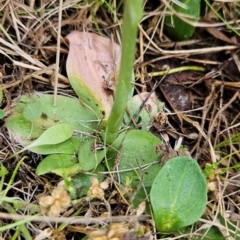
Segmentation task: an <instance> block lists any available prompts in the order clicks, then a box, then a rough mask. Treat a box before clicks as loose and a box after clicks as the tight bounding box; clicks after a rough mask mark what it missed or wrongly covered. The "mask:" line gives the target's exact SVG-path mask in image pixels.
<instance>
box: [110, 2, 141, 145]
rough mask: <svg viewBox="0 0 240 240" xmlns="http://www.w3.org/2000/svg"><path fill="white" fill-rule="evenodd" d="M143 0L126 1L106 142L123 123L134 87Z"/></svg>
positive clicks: (113, 138) (112, 137)
mask: <svg viewBox="0 0 240 240" xmlns="http://www.w3.org/2000/svg"><path fill="white" fill-rule="evenodd" d="M142 3H143V0H131V1H129V0H125V1H124V18H123V19H124V22H123V28H122V55H121V65H120V73H119V79H118V83H117V86H116V92H115V99H114V103H113V107H112V109H111V112H110V116H109V118H108V120H107V128H106V142H107V143H108V144H111V143H112V142H113V141H114V140H115V138H116V136H117V132H118V131H119V128H120V126H121V125H122V120H123V116H124V112H125V108H126V106H127V100H128V96H129V93H130V91H131V89H132V87H131V80H132V71H133V61H134V53H135V46H136V37H137V31H138V23H139V21H140V19H141V17H142Z"/></svg>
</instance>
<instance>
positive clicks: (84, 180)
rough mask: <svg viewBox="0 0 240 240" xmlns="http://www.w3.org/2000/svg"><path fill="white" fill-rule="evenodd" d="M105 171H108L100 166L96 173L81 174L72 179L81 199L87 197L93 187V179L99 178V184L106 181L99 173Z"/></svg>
mask: <svg viewBox="0 0 240 240" xmlns="http://www.w3.org/2000/svg"><path fill="white" fill-rule="evenodd" d="M104 171H106V169H105V167H104V166H103V165H102V164H99V165H98V166H97V168H96V169H95V171H94V173H79V174H77V175H75V176H73V177H72V183H73V186H74V187H75V189H76V190H77V193H78V197H79V198H80V197H83V196H86V195H87V192H88V190H89V188H90V187H91V186H92V183H91V181H90V180H91V178H93V177H94V178H97V179H98V181H99V183H100V182H102V181H103V180H104V176H103V175H100V174H98V172H104Z"/></svg>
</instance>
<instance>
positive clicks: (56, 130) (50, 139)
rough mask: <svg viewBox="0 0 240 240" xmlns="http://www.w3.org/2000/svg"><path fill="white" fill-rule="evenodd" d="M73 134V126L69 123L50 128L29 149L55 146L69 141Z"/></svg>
mask: <svg viewBox="0 0 240 240" xmlns="http://www.w3.org/2000/svg"><path fill="white" fill-rule="evenodd" d="M72 134H73V129H72V127H71V125H69V124H67V123H60V124H56V125H54V126H52V127H50V128H48V129H47V130H46V131H45V132H44V133H43V134H42V135H41V136H40V137H39V138H38V139H37V140H35V141H34V142H32V143H31V144H30V145H29V146H27V149H30V148H32V147H37V146H41V145H54V144H58V143H61V142H64V141H66V140H67V139H69V138H70V137H71V136H72Z"/></svg>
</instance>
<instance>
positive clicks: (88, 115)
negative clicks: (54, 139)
mask: <svg viewBox="0 0 240 240" xmlns="http://www.w3.org/2000/svg"><path fill="white" fill-rule="evenodd" d="M32 103H37V104H39V105H40V108H41V110H42V113H41V116H40V118H38V119H36V120H34V121H30V120H27V119H26V118H25V117H24V116H23V112H24V109H25V108H26V107H27V106H28V105H29V104H32ZM99 121H100V120H98V119H97V117H96V115H95V113H94V112H93V111H91V110H90V109H89V108H87V107H85V106H84V105H82V104H81V103H80V102H79V100H78V99H73V98H69V97H64V96H57V106H56V107H54V106H53V96H52V95H48V94H40V93H39V94H38V95H30V96H27V95H23V96H22V97H21V99H20V101H19V103H18V104H17V105H16V107H15V108H14V109H13V110H12V114H11V115H10V116H9V117H8V118H7V119H6V126H7V128H8V130H9V132H10V133H11V136H12V138H13V139H14V140H15V141H16V142H18V143H19V144H21V145H23V146H24V147H25V146H28V145H29V144H31V143H32V142H33V141H34V140H36V139H37V138H38V137H39V136H40V135H41V134H42V133H43V132H44V131H45V130H46V129H48V128H49V127H51V126H54V125H56V124H58V123H67V124H70V125H71V126H72V128H73V129H74V130H75V131H76V132H78V133H79V135H77V136H73V137H71V139H69V140H67V141H66V143H63V144H62V143H60V144H56V145H55V144H54V145H52V146H46V145H43V146H37V147H32V148H31V151H33V152H36V153H39V154H52V153H65V154H71V153H74V152H75V151H76V149H78V146H79V144H80V140H79V139H81V138H82V137H83V136H84V134H86V133H89V132H90V133H91V132H92V131H93V128H96V127H95V125H97V123H98V122H99Z"/></svg>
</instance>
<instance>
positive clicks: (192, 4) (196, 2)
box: [164, 0, 201, 41]
mask: <svg viewBox="0 0 240 240" xmlns="http://www.w3.org/2000/svg"><path fill="white" fill-rule="evenodd" d="M173 2H174V1H173ZM180 2H181V3H182V4H184V5H186V6H187V7H186V8H183V7H182V6H180V5H179V4H177V3H173V5H172V8H173V10H175V11H176V12H177V13H178V14H179V15H184V17H185V18H187V19H188V21H191V22H197V21H198V19H199V15H200V3H201V2H200V0H181V1H180ZM168 10H169V11H171V10H170V9H168ZM164 24H165V30H166V31H167V33H168V34H169V35H170V36H171V37H173V38H174V39H176V40H180V41H181V40H187V39H189V38H190V37H191V36H192V35H193V33H194V31H195V27H194V26H192V25H190V24H188V23H186V22H185V21H183V20H182V19H180V18H179V17H178V16H176V15H175V14H173V15H170V16H169V15H168V16H166V17H165V21H164Z"/></svg>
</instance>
